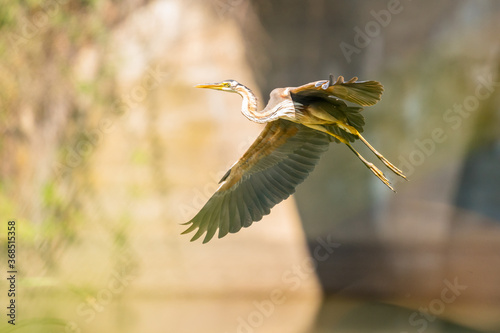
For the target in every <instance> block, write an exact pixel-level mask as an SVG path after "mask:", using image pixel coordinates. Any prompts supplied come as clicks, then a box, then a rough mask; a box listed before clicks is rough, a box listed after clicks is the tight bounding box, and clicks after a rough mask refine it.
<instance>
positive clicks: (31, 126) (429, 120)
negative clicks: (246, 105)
mask: <svg viewBox="0 0 500 333" xmlns="http://www.w3.org/2000/svg"><path fill="white" fill-rule="evenodd" d="M0 29H1V30H0V55H1V56H0V132H1V139H0V216H1V219H2V227H1V230H0V242H1V243H2V244H1V246H2V248H4V249H5V248H6V242H7V237H6V236H7V221H9V220H15V221H16V222H17V269H18V275H17V291H18V293H17V295H16V304H17V319H16V324H17V325H16V326H15V327H13V326H12V325H9V324H7V319H6V316H5V314H4V312H5V313H6V310H5V307H6V306H7V302H8V300H7V298H4V296H3V295H5V294H6V290H7V287H8V284H7V280H6V279H5V278H4V279H1V282H0V286H1V288H2V298H1V299H2V303H3V305H2V308H3V309H4V310H2V318H3V319H2V322H1V323H0V332H2V333H4V332H14V331H15V332H179V333H184V332H185V333H188V332H207V333H211V332H214V333H215V332H237V333H253V332H259V333H260V332H293V333H320V332H408V333H409V332H419V333H422V332H433V333H434V332H500V134H499V133H500V94H499V90H500V69H499V65H500V41H499V39H498V32H499V31H500V2H498V1H494V0H482V1H479V0H442V1H431V0H421V1H411V0H374V1H360V0H356V1H325V0H310V1H284V0H276V1H263V0H211V1H201V0H187V1H180V0H165V1H159V0H158V1H148V0H131V1H124V2H118V1H109V0H103V1H93V0H87V1H83V0H74V1H73V0H43V1H40V0H29V1H17V2H5V3H2V5H1V9H0ZM330 73H333V74H334V75H335V76H338V75H343V76H344V77H345V78H346V79H350V78H351V77H353V76H358V77H359V78H360V79H361V80H377V81H380V82H382V84H383V85H384V87H385V92H384V94H383V96H382V100H381V101H380V102H379V103H378V104H377V105H375V106H373V107H370V108H367V109H365V111H364V115H365V117H366V123H367V125H366V127H365V133H364V136H365V137H366V138H367V139H368V140H369V141H370V142H371V143H372V144H373V146H375V147H376V148H377V149H378V150H379V151H380V152H382V153H383V154H384V155H385V156H386V157H387V158H388V159H389V160H390V161H392V162H393V163H395V164H396V165H397V166H398V167H400V168H401V169H402V170H403V171H404V172H405V173H406V175H407V176H408V178H409V180H410V181H409V182H404V181H399V180H398V179H396V178H392V181H393V184H394V185H395V188H396V190H397V193H396V194H394V193H392V192H391V191H390V190H388V189H387V188H386V187H385V186H384V185H383V184H382V183H381V182H380V181H379V180H378V179H376V177H374V176H373V175H372V174H371V173H370V172H369V171H368V170H367V169H366V168H365V167H364V166H363V165H362V163H360V161H359V160H358V159H357V158H356V157H355V156H354V155H353V154H352V153H351V152H350V151H349V149H347V148H346V147H344V146H341V145H336V144H332V145H331V147H330V149H329V151H328V152H327V153H326V154H325V155H324V156H323V158H322V159H321V161H320V163H319V165H318V166H317V168H316V170H315V172H314V173H313V174H312V175H311V176H310V177H309V178H308V179H307V180H306V181H305V182H304V183H303V184H302V185H300V186H299V187H298V189H297V193H296V194H295V195H294V196H293V197H292V198H290V199H288V200H287V201H286V202H283V203H282V204H280V205H279V206H277V207H275V208H274V209H273V212H272V214H271V215H269V216H267V217H265V218H264V219H263V220H262V221H261V222H259V223H256V224H254V225H252V226H251V228H249V229H244V230H241V231H240V232H239V233H237V234H234V235H229V236H227V237H225V238H223V239H220V240H213V241H211V242H210V243H208V244H205V245H202V244H200V243H199V242H196V243H190V242H189V237H188V236H181V235H180V232H182V231H183V230H184V226H181V225H179V224H180V223H182V222H185V221H188V220H189V219H190V218H192V217H193V216H194V215H195V213H196V212H197V211H198V210H199V209H200V208H201V207H202V206H203V204H204V203H205V202H206V200H208V198H209V197H210V196H211V195H212V193H213V192H214V191H215V189H216V184H217V182H218V180H219V179H220V177H221V176H222V175H223V174H224V173H225V172H226V171H227V169H228V168H229V167H230V166H231V165H232V164H233V163H234V161H236V159H237V158H239V157H240V156H241V154H242V153H243V152H244V151H245V150H246V148H248V147H249V146H250V144H251V143H252V142H253V140H254V139H255V138H256V137H257V135H258V133H259V132H260V131H261V130H262V126H261V125H258V124H254V123H251V122H250V121H248V120H247V119H245V118H244V117H243V116H242V115H241V114H240V111H239V110H240V105H241V99H240V98H239V97H238V96H235V95H229V94H222V93H218V92H214V91H204V90H197V89H194V88H193V86H194V85H195V84H199V83H208V82H218V81H221V80H224V79H229V78H231V79H235V80H238V81H240V82H242V83H243V84H245V85H247V86H248V87H250V88H251V89H252V90H253V91H254V92H256V93H257V94H258V96H259V102H260V105H261V106H262V107H263V106H264V104H265V103H266V102H267V96H268V94H269V92H270V91H271V90H272V89H273V88H276V87H287V86H298V85H301V84H304V83H307V82H310V81H316V80H321V79H327V78H328V75H329V74H330ZM356 147H357V148H359V149H360V152H361V153H362V154H363V155H364V156H365V157H369V158H370V160H372V161H373V160H376V159H375V157H374V156H373V155H370V153H369V151H367V150H366V149H364V148H363V147H362V145H356ZM376 162H378V161H376ZM383 170H385V169H383ZM386 173H387V175H388V177H390V176H391V174H390V173H389V172H386ZM2 253H4V252H2ZM0 266H1V267H2V270H3V274H5V275H7V273H6V271H7V268H6V267H7V259H6V256H4V255H2V260H1V264H0ZM4 300H5V301H4Z"/></svg>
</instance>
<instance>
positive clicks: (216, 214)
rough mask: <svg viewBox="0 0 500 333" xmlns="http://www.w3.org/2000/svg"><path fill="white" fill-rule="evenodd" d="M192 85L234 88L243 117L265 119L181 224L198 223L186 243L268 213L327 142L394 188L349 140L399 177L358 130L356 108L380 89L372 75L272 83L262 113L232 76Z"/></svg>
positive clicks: (377, 96) (360, 118) (230, 229)
mask: <svg viewBox="0 0 500 333" xmlns="http://www.w3.org/2000/svg"><path fill="white" fill-rule="evenodd" d="M196 87H198V88H210V89H216V90H221V91H227V92H232V93H237V94H239V95H240V96H241V97H243V103H242V107H241V112H242V113H243V115H244V116H245V117H247V118H248V119H250V120H251V121H254V122H256V123H260V124H264V123H265V124H267V125H266V126H265V128H264V130H263V131H262V133H261V134H260V135H259V137H258V138H257V139H256V140H255V142H254V143H253V144H252V145H251V146H250V148H248V150H247V151H246V152H245V154H244V155H243V156H242V157H241V158H240V159H239V160H238V161H237V162H236V163H235V164H234V165H233V166H232V167H231V169H229V171H228V172H227V173H226V174H225V175H224V176H223V177H222V179H221V180H220V182H219V184H220V185H219V187H218V189H217V191H216V192H215V193H214V195H213V196H212V197H211V198H210V199H209V200H208V202H207V203H206V204H205V206H203V208H202V209H201V210H200V211H199V212H198V214H196V216H195V217H194V218H193V219H191V220H190V221H189V222H187V223H184V224H185V225H189V224H190V226H189V228H188V229H187V230H185V231H184V232H183V234H186V233H189V232H192V231H194V230H195V229H198V230H197V232H196V233H195V235H194V236H193V238H192V239H191V241H194V240H196V239H198V238H199V237H201V236H202V235H203V234H204V233H205V232H206V235H205V238H204V240H203V243H206V242H208V241H209V240H210V239H212V237H213V236H214V235H215V233H216V232H217V230H219V234H218V237H219V238H221V237H224V236H225V235H227V234H228V233H235V232H238V231H239V230H240V229H241V228H242V227H244V228H246V227H249V226H250V225H251V224H252V223H253V222H256V221H259V220H260V219H261V218H262V217H263V216H264V215H267V214H269V213H270V209H271V208H272V207H274V206H275V205H276V204H278V203H279V202H281V201H283V200H284V199H286V198H288V197H289V196H290V195H291V194H292V193H294V192H295V187H296V186H297V185H298V184H300V183H302V182H303V181H304V179H305V178H306V177H307V176H308V175H309V173H310V172H311V171H313V169H314V167H315V165H316V164H317V163H318V161H319V158H320V156H321V154H322V153H324V152H325V151H326V150H327V149H328V146H329V144H330V142H332V141H335V142H337V143H340V142H341V143H344V144H345V145H347V147H349V149H350V150H352V152H353V153H354V154H355V155H356V156H357V157H358V158H359V159H360V160H361V161H362V162H363V164H364V165H365V166H366V167H367V168H368V169H370V170H371V171H372V172H373V173H374V174H375V176H377V177H378V178H379V179H380V180H381V181H382V182H383V183H384V184H385V185H387V186H388V187H389V188H390V189H391V190H393V191H394V189H393V188H392V186H391V185H390V184H389V180H388V179H387V178H386V177H385V176H384V174H383V173H382V171H380V170H379V169H378V168H377V167H376V166H375V165H373V164H372V163H370V162H368V161H367V160H366V159H365V158H363V156H361V154H359V153H358V152H357V151H356V150H355V149H354V147H353V146H352V145H351V142H354V141H355V140H358V139H359V140H361V141H362V142H363V143H364V144H365V145H366V146H367V147H368V148H369V149H370V150H371V151H372V152H373V153H374V154H375V156H377V158H378V159H380V160H381V161H382V162H383V163H384V164H385V165H386V166H387V167H388V168H389V169H390V170H392V171H393V172H394V173H395V174H397V175H398V176H400V177H403V178H405V179H406V177H405V175H404V174H403V173H402V172H401V170H399V169H398V168H397V167H395V166H394V165H393V164H392V163H391V162H389V161H388V160H387V159H386V158H385V157H384V156H382V154H380V153H379V152H378V151H377V150H375V148H373V147H372V146H371V145H370V144H369V143H368V141H366V140H365V138H363V136H362V135H361V132H362V131H363V126H364V124H365V122H364V117H363V116H362V115H361V113H360V111H361V110H362V107H361V106H371V105H374V104H375V103H377V102H378V101H379V100H380V96H381V95H382V91H383V90H384V88H383V86H382V85H381V84H380V83H379V82H377V81H358V78H357V77H354V78H352V79H350V80H349V81H344V78H343V77H342V76H339V77H338V79H337V80H335V79H334V77H333V76H332V75H330V78H329V80H321V81H316V82H311V83H308V84H305V85H303V86H300V87H288V88H277V89H274V90H273V91H272V92H271V95H270V100H269V103H268V104H267V106H266V107H265V108H264V109H263V110H262V111H257V98H256V97H255V95H254V94H253V93H252V91H251V90H250V89H249V88H247V87H245V86H244V85H242V84H240V83H238V82H236V81H234V80H226V81H222V82H219V83H214V84H201V85H197V86H196ZM346 102H349V103H350V104H348V103H346ZM352 104H355V105H352Z"/></svg>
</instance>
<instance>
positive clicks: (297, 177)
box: [183, 119, 330, 243]
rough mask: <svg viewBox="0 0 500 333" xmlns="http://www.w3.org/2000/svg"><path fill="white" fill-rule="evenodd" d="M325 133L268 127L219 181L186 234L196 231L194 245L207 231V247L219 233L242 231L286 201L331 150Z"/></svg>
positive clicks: (278, 124) (277, 124)
mask: <svg viewBox="0 0 500 333" xmlns="http://www.w3.org/2000/svg"><path fill="white" fill-rule="evenodd" d="M329 142H330V141H329V139H328V136H327V135H326V134H323V133H320V132H318V131H315V130H312V129H309V128H307V127H305V126H303V125H300V124H296V123H293V122H290V121H287V120H282V119H279V120H276V121H273V122H271V123H268V124H267V125H266V127H265V128H264V130H263V131H262V133H261V134H260V135H259V137H258V138H257V140H256V141H255V142H254V143H253V144H252V146H250V148H249V149H248V150H247V151H246V153H245V154H244V155H243V156H242V157H241V158H240V159H239V161H238V162H236V164H235V165H234V166H233V167H232V168H231V169H230V170H229V171H228V172H227V173H226V175H225V176H224V177H223V178H222V179H221V182H220V186H219V188H218V189H217V191H216V192H215V194H214V195H213V196H212V197H211V198H210V199H209V200H208V202H207V203H206V204H205V206H203V208H202V209H201V210H200V212H199V213H198V214H197V215H196V216H195V217H194V218H193V219H192V220H191V221H189V222H187V223H185V224H190V227H189V228H188V229H187V230H186V231H184V232H183V234H185V233H189V232H192V231H194V230H195V229H198V230H197V232H196V234H195V235H194V236H193V238H192V239H191V241H194V240H196V239H198V238H199V237H201V236H202V235H203V234H204V233H205V232H206V235H205V238H204V240H203V243H206V242H208V241H209V240H210V239H212V237H213V236H214V234H215V233H216V231H217V229H218V230H219V238H221V237H224V236H225V235H227V233H228V232H230V233H235V232H238V231H239V230H240V229H241V228H242V227H245V228H246V227H248V226H250V225H251V224H252V223H253V222H255V221H259V220H260V219H262V216H264V215H267V214H269V212H270V210H271V208H272V207H274V206H275V205H276V204H278V203H279V202H281V201H282V200H284V199H286V198H288V197H289V196H290V194H292V193H294V192H295V187H296V186H297V185H298V184H300V183H301V182H302V181H304V179H305V178H306V177H307V176H308V175H309V173H310V172H311V171H312V170H313V169H314V167H315V165H316V163H317V162H318V160H319V158H320V156H321V154H322V153H323V152H325V151H326V150H327V149H328V144H329Z"/></svg>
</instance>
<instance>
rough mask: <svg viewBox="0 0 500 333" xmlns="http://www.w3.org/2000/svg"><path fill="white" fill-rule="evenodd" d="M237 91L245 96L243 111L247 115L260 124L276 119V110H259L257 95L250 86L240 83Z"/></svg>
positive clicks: (242, 105)
mask: <svg viewBox="0 0 500 333" xmlns="http://www.w3.org/2000/svg"><path fill="white" fill-rule="evenodd" d="M236 92H237V93H238V94H239V95H240V96H241V97H243V102H242V104H241V113H243V115H244V116H245V117H247V118H248V119H250V120H251V121H254V122H256V123H259V124H264V123H267V122H269V121H271V120H274V119H273V116H274V114H275V112H274V110H266V109H267V108H266V109H264V110H262V111H257V97H255V95H254V94H253V92H252V91H251V90H250V89H249V88H247V87H245V86H244V85H240V86H238V88H237V89H236Z"/></svg>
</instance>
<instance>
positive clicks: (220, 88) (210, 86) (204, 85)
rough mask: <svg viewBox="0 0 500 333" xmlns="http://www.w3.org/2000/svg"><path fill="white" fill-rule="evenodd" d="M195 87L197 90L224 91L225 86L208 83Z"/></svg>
mask: <svg viewBox="0 0 500 333" xmlns="http://www.w3.org/2000/svg"><path fill="white" fill-rule="evenodd" d="M194 87H195V88H208V89H215V90H222V87H223V86H222V84H220V83H207V84H197V85H196V86H194Z"/></svg>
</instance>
